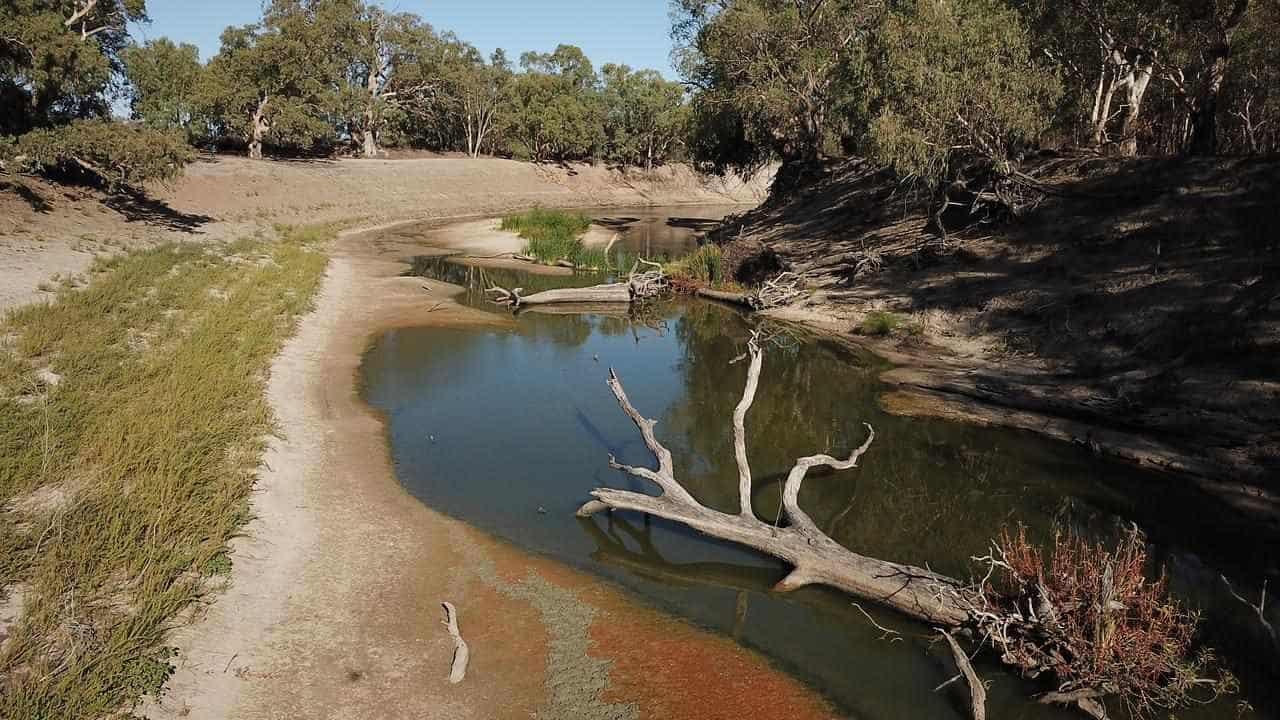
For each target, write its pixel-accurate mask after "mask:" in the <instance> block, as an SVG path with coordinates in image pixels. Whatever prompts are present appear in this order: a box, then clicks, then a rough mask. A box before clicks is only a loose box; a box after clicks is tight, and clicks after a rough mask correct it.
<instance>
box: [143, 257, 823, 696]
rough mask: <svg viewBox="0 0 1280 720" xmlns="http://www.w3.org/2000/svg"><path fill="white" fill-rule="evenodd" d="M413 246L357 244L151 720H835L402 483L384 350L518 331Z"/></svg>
mask: <svg viewBox="0 0 1280 720" xmlns="http://www.w3.org/2000/svg"><path fill="white" fill-rule="evenodd" d="M408 252H409V251H408V250H407V249H406V248H404V247H403V246H401V245H396V244H390V245H389V244H387V243H386V242H374V241H373V239H372V237H371V236H370V235H363V236H362V235H346V236H344V237H343V238H342V239H340V240H339V241H338V243H337V247H336V248H335V252H334V253H333V257H332V260H331V264H330V267H329V270H328V275H327V279H326V282H325V286H324V289H323V291H322V293H321V296H320V298H319V300H318V303H317V308H316V310H315V312H313V313H312V314H311V315H310V316H308V318H307V319H306V321H305V322H304V323H303V325H302V327H301V328H300V330H299V332H298V334H297V336H296V337H295V338H294V339H293V340H292V341H291V342H290V343H289V345H288V346H287V348H286V350H285V351H284V352H283V353H282V355H281V356H280V357H279V358H278V359H277V361H276V364H275V366H274V368H273V372H272V379H271V383H270V396H271V400H272V404H273V405H274V406H275V408H276V412H277V414H278V416H279V421H280V423H281V427H282V431H283V433H282V434H283V438H282V439H280V440H278V441H276V442H275V443H274V445H273V447H272V449H271V451H270V453H269V455H268V456H267V458H266V466H267V469H266V470H265V471H264V472H263V475H262V477H261V480H260V484H259V487H258V493H257V495H256V496H255V499H254V509H255V511H256V513H257V518H256V519H255V520H254V521H253V522H252V524H251V525H250V526H249V527H248V528H247V532H246V537H244V538H243V539H242V540H240V541H239V542H238V543H237V544H236V546H235V548H234V551H233V559H234V569H233V574H232V577H231V581H230V588H229V589H228V591H227V592H226V593H225V594H222V595H220V596H217V597H216V599H215V602H214V603H213V604H212V605H211V606H210V607H209V608H208V610H207V612H206V613H204V615H203V617H201V618H198V620H199V621H198V622H197V623H195V624H193V625H191V626H189V627H186V628H184V629H182V630H180V631H179V632H178V633H177V634H176V635H175V638H174V640H175V642H176V644H177V645H178V646H179V647H180V648H181V654H180V656H179V659H178V665H179V669H178V672H177V674H176V675H175V677H174V679H173V681H172V682H171V683H170V686H169V687H170V689H169V691H168V693H167V695H166V696H165V697H164V698H163V699H162V701H161V702H160V703H159V704H153V705H151V706H149V707H147V708H145V713H146V715H147V716H148V717H151V718H178V717H183V718H210V719H212V718H218V719H222V718H245V719H249V718H281V717H325V718H363V717H369V718H373V717H377V718H416V719H421V718H528V717H534V716H537V717H554V718H645V717H653V718H658V717H662V718H680V717H698V718H718V717H723V718H735V717H741V716H742V715H743V713H746V712H748V710H747V708H746V707H744V703H749V702H751V701H752V699H753V698H759V697H761V689H762V688H766V689H767V693H768V697H769V698H770V705H771V706H774V707H785V708H787V716H788V717H796V718H804V717H830V716H832V712H831V710H830V708H829V707H828V706H827V705H826V704H825V703H824V702H823V701H822V700H821V698H819V697H817V696H815V695H814V694H812V693H811V692H810V691H808V690H807V689H805V688H804V687H803V686H801V685H800V684H799V683H797V682H796V681H794V680H792V679H790V678H788V677H786V676H784V675H782V674H780V673H779V672H777V671H775V670H773V669H771V668H770V667H769V666H768V664H767V662H766V661H765V660H764V659H763V658H761V657H760V656H758V655H755V654H754V653H751V652H750V651H747V650H744V649H743V648H741V647H739V646H737V645H736V644H734V643H732V642H731V641H730V640H728V639H727V638H723V637H720V636H716V635H712V634H709V633H705V632H703V631H699V630H696V629H694V628H692V627H690V626H688V625H687V624H685V623H683V622H681V621H678V620H674V619H672V618H670V617H666V616H663V615H660V614H658V613H656V612H653V611H650V610H648V609H645V608H642V607H640V606H638V605H636V604H634V603H633V602H632V601H630V600H629V599H628V598H627V597H626V596H625V595H623V594H622V593H621V592H619V591H617V590H615V589H613V588H612V587H610V586H608V585H607V584H605V583H602V582H600V581H597V580H593V579H589V578H587V577H584V576H582V575H580V574H579V573H576V572H573V571H570V570H567V569H565V568H563V567H560V566H558V565H557V564H555V563H553V562H550V561H547V560H545V559H541V558H535V557H531V556H528V555H526V554H524V553H522V552H520V551H518V550H516V549H514V548H512V547H510V546H507V545H505V544H503V543H500V542H497V541H494V540H492V539H491V538H489V537H487V536H485V535H484V534H483V533H480V532H478V531H475V530H473V529H471V528H469V527H467V526H466V525H464V524H462V523H459V522H457V521H454V520H451V519H449V518H447V517H445V516H442V515H440V514H438V513H436V512H434V511H432V510H430V509H428V508H427V507H426V506H424V505H422V504H421V503H420V502H418V501H417V500H415V499H414V498H412V497H411V496H409V495H408V493H406V492H405V491H404V490H403V489H402V488H401V486H400V485H399V484H398V483H397V481H396V480H395V478H394V477H393V475H392V469H391V466H390V462H389V459H388V453H387V450H386V444H385V440H384V434H383V427H382V423H381V421H380V418H379V417H378V416H377V415H376V414H375V413H374V412H373V411H371V410H370V409H369V408H368V407H367V406H366V405H365V404H364V403H363V401H362V400H361V399H360V398H359V397H358V394H357V391H356V386H355V378H356V372H357V368H358V364H359V362H360V357H361V354H362V352H363V350H364V348H365V343H366V341H367V340H366V339H367V338H368V337H369V336H370V335H371V334H372V333H375V332H377V331H379V330H381V329H385V328H390V327H395V326H402V325H411V324H412V325H419V324H439V325H451V324H475V323H504V322H507V320H506V319H505V318H504V317H502V316H495V315H491V314H487V313H481V312H479V311H476V310H472V309H469V308H466V307H463V306H460V305H458V304H456V303H454V302H452V301H451V300H449V299H448V297H449V296H450V294H451V293H452V292H453V291H456V290H457V288H453V287H452V286H448V285H445V284H443V283H438V282H434V281H424V280H422V279H420V278H402V277H399V273H400V272H401V270H402V268H403V265H402V264H401V263H399V262H397V261H396V258H397V257H400V256H403V255H405V254H407V253H408ZM424 286H425V287H426V288H427V290H425V291H424ZM428 300H429V302H428ZM443 600H449V601H451V602H453V603H455V604H456V605H457V606H458V608H459V609H460V614H461V625H462V631H463V634H464V637H465V638H466V639H467V641H468V642H469V643H470V645H471V649H472V664H471V668H470V671H469V673H468V676H467V679H466V681H464V682H463V683H462V684H460V685H456V686H451V685H449V684H448V682H447V675H448V668H449V664H450V660H451V658H452V653H453V644H452V642H451V641H450V639H449V637H448V635H447V633H446V632H445V630H444V628H443V627H442V626H441V625H440V619H441V609H440V605H439V603H440V602H441V601H443ZM690 677H697V678H699V682H698V684H697V686H696V687H693V688H691V687H689V684H688V678H690Z"/></svg>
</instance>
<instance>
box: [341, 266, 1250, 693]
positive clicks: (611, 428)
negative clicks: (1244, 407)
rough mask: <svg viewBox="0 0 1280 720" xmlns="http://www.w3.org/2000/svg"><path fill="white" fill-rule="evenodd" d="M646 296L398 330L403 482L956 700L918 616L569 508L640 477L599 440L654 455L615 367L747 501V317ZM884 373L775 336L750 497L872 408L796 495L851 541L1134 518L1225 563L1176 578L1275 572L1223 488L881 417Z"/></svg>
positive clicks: (1003, 684)
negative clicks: (609, 308) (1250, 542)
mask: <svg viewBox="0 0 1280 720" xmlns="http://www.w3.org/2000/svg"><path fill="white" fill-rule="evenodd" d="M450 272H460V273H469V272H471V271H470V270H465V269H463V270H456V271H453V270H451V271H450ZM490 279H492V278H490ZM565 279H566V278H553V279H551V280H550V282H554V283H557V284H560V285H563V283H564V281H565ZM570 279H571V280H575V281H577V280H580V279H581V278H570ZM581 280H583V281H584V282H585V281H587V280H589V279H581ZM505 281H506V282H510V283H511V284H519V285H522V286H524V287H526V289H531V288H535V287H537V285H536V284H535V283H537V282H538V280H537V279H536V278H534V277H530V276H527V275H523V274H521V275H520V277H515V278H507V279H505ZM467 283H468V285H467V286H468V287H470V286H471V284H472V281H471V280H470V279H468V280H467ZM480 284H483V283H480ZM646 313H647V315H646V317H644V322H643V323H641V322H637V320H636V319H635V318H633V317H632V316H631V315H629V314H624V313H618V314H614V315H602V314H570V315H555V314H542V313H525V314H522V315H521V316H520V317H519V318H518V322H517V327H516V329H515V330H514V331H493V330H487V329H486V330H479V329H457V328H452V329H445V328H435V329H431V328H427V329H408V330H396V331H391V332H388V333H387V334H385V335H384V336H383V337H382V338H381V339H380V340H379V341H378V343H377V344H376V345H375V346H374V347H373V349H372V350H371V351H370V353H369V355H368V357H367V359H366V362H365V365H364V374H365V381H366V382H365V386H366V388H367V392H368V398H369V400H370V402H372V403H373V404H374V405H375V406H377V407H379V408H381V409H383V410H384V411H385V412H386V413H387V417H388V419H389V432H390V436H391V447H392V453H393V456H394V460H395V463H396V467H397V473H398V475H399V477H400V478H401V480H402V482H404V483H405V485H406V486H407V487H408V488H409V489H410V490H411V491H412V492H414V493H415V494H416V495H417V496H418V497H420V498H422V499H423V500H424V501H425V502H426V503H428V504H430V505H431V506H432V507H435V508H438V509H440V510H443V511H445V512H448V513H451V514H453V515H456V516H458V517H461V518H464V519H466V520H467V521H469V522H471V523H473V524H475V525H478V526H480V527H482V528H485V529H487V530H490V531H492V532H494V533H496V534H498V535H501V536H503V537H506V538H508V539H510V540H512V541H514V542H516V543H517V544H519V545H521V546H523V547H526V548H530V549H532V550H534V551H538V552H544V553H548V554H550V555H553V556H555V557H557V558H559V559H562V560H564V561H566V562H569V563H571V564H573V565H576V566H578V567H582V568H585V569H588V570H590V571H592V572H596V573H599V574H602V575H605V576H608V577H610V578H612V579H614V580H616V581H617V582H619V583H621V584H623V585H625V586H627V587H629V588H631V589H633V590H635V591H636V592H637V593H639V594H640V595H641V596H643V597H644V598H646V599H647V600H648V601H649V602H651V603H653V604H655V605H657V606H659V607H662V608H664V609H667V610H670V611H672V612H675V613H678V614H680V615H683V616H685V617H688V618H690V619H692V620H693V621H695V622H698V623H700V624H703V625H705V626H707V627H711V628H714V629H717V630H719V631H722V632H725V633H727V634H731V635H732V636H733V637H735V638H737V639H738V640H739V641H740V642H742V643H743V644H745V645H748V646H751V647H755V648H758V649H760V650H762V651H763V652H765V653H766V654H767V655H769V656H770V657H771V658H773V659H774V660H775V661H776V662H777V663H779V664H780V665H781V666H783V667H785V668H786V669H787V670H789V671H790V672H792V673H794V674H795V675H797V676H799V677H801V678H803V679H805V680H806V681H808V682H810V683H812V684H813V685H814V686H815V687H817V688H819V689H820V690H822V691H823V692H824V693H826V694H827V695H828V696H829V697H831V698H832V699H833V700H834V701H835V702H837V703H838V704H839V706H840V707H841V708H842V710H843V711H844V712H845V713H847V714H848V715H849V716H852V717H868V718H946V717H963V716H964V715H965V708H966V702H967V700H966V698H965V696H964V693H963V689H962V688H958V687H953V688H952V690H949V691H944V692H942V693H934V692H933V688H934V687H935V686H937V685H938V684H939V683H941V682H942V681H943V680H945V679H947V678H948V677H949V676H950V674H951V672H952V666H951V664H950V662H949V661H948V660H946V659H945V651H943V650H941V649H938V648H933V647H931V646H930V644H929V642H928V640H927V636H928V634H929V632H928V629H927V628H922V627H918V626H914V625H912V624H910V623H904V622H903V621H901V620H900V619H899V618H897V617H895V616H893V615H891V614H888V613H884V612H880V611H877V610H875V609H874V608H872V607H869V606H868V607H866V609H867V610H868V611H870V612H872V613H873V615H874V617H875V618H876V620H877V621H878V622H880V623H881V624H884V625H888V626H891V627H895V628H898V629H901V630H902V631H903V632H904V633H905V634H906V638H907V639H906V640H905V641H903V642H891V641H890V640H889V639H886V638H883V637H882V633H881V631H879V630H877V629H876V628H875V627H873V626H872V625H871V624H870V623H868V622H867V621H866V620H865V618H863V617H862V616H861V613H860V612H859V611H858V610H857V609H856V608H853V607H852V606H851V605H850V604H849V602H848V599H847V598H844V597H842V596H840V595H838V594H837V593H834V592H828V591H824V590H821V589H806V590H803V591H801V592H798V593H795V594H792V595H788V596H778V595H774V594H771V593H770V592H769V588H770V587H771V586H772V584H773V583H774V582H776V581H777V580H778V579H779V578H780V577H781V576H782V574H783V571H784V568H783V567H782V566H781V565H780V564H779V563H778V562H776V561H773V560H772V559H769V558H765V557H762V556H759V555H757V554H755V553H752V552H750V551H747V550H744V549H741V548H738V547H734V546H731V545H728V544H725V543H720V542H716V541H710V540H707V539H705V538H702V537H700V536H696V535H695V534H694V533H692V532H691V531H688V530H687V529H685V528H682V527H680V526H676V525H673V524H670V523H666V522H663V521H656V520H653V521H651V520H649V519H647V518H642V517H636V516H631V515H625V514H619V515H617V516H615V517H611V518H600V519H594V520H586V521H575V520H574V519H573V512H574V510H575V509H576V507H577V505H578V504H579V503H580V502H581V501H582V500H583V499H584V498H585V497H586V496H587V493H588V492H589V491H590V490H591V489H592V488H594V487H597V486H601V485H609V486H613V487H620V488H628V489H637V490H650V489H649V488H644V487H642V486H641V485H639V484H638V483H639V481H638V480H636V479H635V478H633V477H631V476H629V475H626V474H623V473H619V472H616V471H613V470H610V469H609V468H608V467H607V465H606V458H607V456H608V454H610V453H612V454H614V455H616V456H617V457H618V458H619V460H620V461H621V462H625V463H632V464H651V463H652V458H651V457H650V456H649V455H648V452H647V450H646V448H645V447H644V445H643V443H642V442H641V441H640V438H639V436H638V434H637V433H636V432H635V428H634V426H632V425H631V424H630V423H629V422H628V421H627V419H626V418H625V416H623V414H622V413H621V412H620V411H619V410H618V408H617V405H616V402H615V401H614V399H613V397H612V395H611V394H610V393H609V391H608V389H607V387H606V386H605V382H604V381H605V377H606V372H607V369H608V368H609V367H610V366H612V367H615V368H617V371H618V373H619V375H620V377H621V378H622V380H623V382H624V383H625V385H626V387H627V391H628V393H629V395H630V396H631V398H632V400H633V402H634V403H635V404H636V406H637V407H638V408H639V410H640V411H641V412H642V413H644V414H646V415H648V416H649V417H655V418H658V420H659V425H658V434H659V437H660V438H661V439H662V440H663V441H664V442H665V443H666V444H667V445H668V447H669V448H670V449H671V451H672V453H673V455H674V459H675V467H676V472H677V476H678V477H680V478H681V479H682V480H683V481H684V483H685V485H686V486H687V487H688V488H689V490H690V491H691V492H692V493H693V494H694V495H695V496H696V497H698V498H699V499H700V500H701V501H703V502H706V503H708V504H710V505H712V506H714V507H718V508H721V509H731V508H733V507H734V506H735V505H736V497H735V493H736V487H737V485H736V468H735V466H734V463H733V452H732V444H731V443H732V436H731V430H730V425H729V418H730V415H731V412H732V408H733V405H734V404H735V403H736V402H737V400H738V398H739V394H740V392H741V387H742V383H743V381H744V379H745V375H746V368H745V366H744V365H743V364H742V363H739V364H730V361H731V360H732V359H733V358H735V357H737V356H738V355H740V354H741V353H742V352H743V349H744V346H745V340H746V337H747V335H748V333H749V331H750V329H751V327H752V325H751V323H752V321H751V320H750V319H748V318H745V317H743V316H742V315H740V314H738V313H736V312H733V311H731V310H728V309H725V308H722V307H719V306H715V305H711V304H707V303H692V304H685V303H678V302H676V303H665V304H657V305H651V306H648V307H647V309H646ZM879 368H880V362H879V361H878V360H877V359H875V358H873V357H869V356H860V355H856V354H853V353H851V352H850V351H848V350H846V349H844V348H843V347H841V346H839V345H836V344H834V343H831V342H829V341H825V340H823V339H821V338H816V337H810V336H807V335H804V334H803V333H800V334H798V335H797V338H796V340H795V341H794V342H789V343H786V344H784V345H783V346H781V347H774V348H772V349H771V350H770V351H769V353H768V355H767V356H766V358H765V366H764V373H763V376H762V384H761V387H760V391H759V393H758V395H757V398H756V402H755V405H754V406H753V408H752V410H751V413H750V415H749V416H748V419H747V430H748V435H749V451H750V457H751V461H752V466H753V470H754V474H755V477H756V478H757V482H756V486H755V488H754V495H753V500H754V505H755V509H756V512H757V513H759V514H760V515H761V516H762V517H767V518H773V517H775V516H776V513H777V509H778V492H779V487H778V486H779V482H780V480H781V478H782V477H783V475H784V473H785V472H786V471H787V470H788V469H789V468H790V467H791V465H792V464H793V462H794V459H795V458H796V457H799V456H801V455H808V454H812V453H813V452H815V451H823V452H830V453H833V454H839V453H841V452H845V451H847V450H848V449H849V448H850V447H851V446H853V445H856V444H857V443H858V442H860V441H861V439H862V437H863V430H862V428H861V423H862V422H864V421H866V422H870V423H872V424H874V425H875V427H876V430H877V433H878V436H879V438H878V439H877V442H876V444H875V445H874V446H873V448H872V450H871V451H870V452H869V453H868V454H867V456H866V457H865V458H864V461H863V467H862V468H861V469H859V470H855V471H851V472H844V473H828V474H826V475H822V474H817V473H814V474H813V475H812V476H811V478H810V480H809V481H808V482H807V483H806V485H805V488H804V492H803V493H802V496H801V503H802V504H803V506H804V507H805V508H806V510H808V512H809V513H810V515H812V516H813V518H814V520H815V521H816V522H818V524H819V525H820V526H821V527H822V528H823V529H824V530H826V531H827V532H828V533H829V534H831V535H832V536H833V537H834V538H836V539H837V540H839V541H840V542H842V543H844V544H846V545H847V546H849V547H851V548H853V549H855V550H856V551H857V552H860V553H864V554H868V555H874V556H878V557H883V558H886V559H892V560H898V561H905V562H910V563H914V564H920V565H929V566H930V567H932V568H934V569H936V570H939V571H942V572H946V573H951V574H960V575H964V574H966V573H967V570H968V560H969V557H970V555H972V554H975V553H980V552H982V551H983V550H984V549H985V548H986V546H987V543H988V542H989V539H990V538H991V537H992V536H993V535H994V534H995V533H996V532H997V531H998V529H999V528H1000V527H1001V526H1003V525H1007V524H1011V523H1014V522H1022V523H1026V524H1027V525H1028V526H1029V528H1030V530H1031V532H1032V534H1034V535H1037V536H1038V537H1040V538H1047V537H1048V536H1049V534H1050V529H1051V527H1052V526H1053V524H1054V523H1055V522H1058V523H1065V524H1069V525H1072V526H1073V527H1076V528H1078V529H1080V530H1081V531H1083V532H1087V533H1090V534H1093V535H1106V534H1108V533H1111V532H1114V530H1115V529H1116V528H1117V526H1118V524H1119V523H1123V522H1128V521H1131V520H1136V521H1138V522H1139V523H1141V524H1143V525H1144V527H1146V528H1147V529H1148V530H1149V531H1150V532H1151V535H1152V537H1153V539H1154V540H1155V541H1156V542H1157V543H1158V544H1159V546H1160V550H1159V551H1160V552H1162V553H1165V554H1166V555H1167V556H1170V557H1178V558H1185V557H1196V558H1197V562H1199V563H1201V564H1202V565H1203V566H1204V567H1206V568H1215V569H1216V570H1214V571H1212V572H1210V571H1205V572H1202V573H1200V575H1196V574H1194V573H1190V572H1184V571H1179V570H1175V576H1174V577H1175V580H1176V581H1178V582H1179V584H1186V583H1191V585H1192V587H1193V588H1203V587H1204V584H1205V582H1206V580H1205V578H1206V577H1208V578H1210V579H1209V580H1208V583H1209V584H1212V582H1213V581H1214V580H1216V571H1217V570H1223V569H1225V570H1228V571H1229V572H1232V571H1239V572H1240V573H1241V574H1244V575H1251V576H1253V577H1258V573H1261V572H1274V570H1273V568H1272V567H1271V566H1270V565H1268V564H1267V563H1268V562H1274V559H1273V555H1272V554H1271V553H1270V551H1269V548H1268V546H1267V543H1268V542H1270V539H1265V538H1264V539H1262V541H1263V546H1262V548H1261V549H1257V550H1245V551H1242V550H1241V549H1240V548H1241V546H1239V545H1238V544H1237V543H1238V541H1239V538H1238V537H1235V536H1233V534H1232V531H1231V530H1229V529H1228V528H1229V527H1230V524H1229V523H1227V522H1225V521H1223V520H1222V517H1221V516H1220V515H1218V514H1217V511H1216V510H1215V508H1214V506H1213V504H1212V503H1208V502H1206V501H1205V500H1204V499H1203V498H1200V497H1195V496H1191V495H1189V494H1185V493H1183V494H1180V493H1177V492H1172V491H1171V485H1170V484H1169V483H1167V482H1166V481H1157V484H1150V483H1149V481H1148V479H1147V478H1145V477H1143V476H1141V475H1139V474H1136V473H1133V472H1130V471H1128V470H1127V469H1124V468H1119V467H1116V466H1113V465H1109V464H1104V463H1101V462H1099V461H1097V460H1096V459H1094V458H1093V457H1092V456H1089V455H1085V454H1082V453H1080V452H1077V451H1075V450H1073V449H1072V448H1068V447H1064V446H1061V445H1058V444H1053V443H1048V442H1042V441H1040V440H1038V439H1037V438H1034V437H1031V436H1027V435H1023V434H1016V433H1008V432H998V431H993V430H990V429H983V428H975V427H969V426H961V425H955V424H951V423H943V422H929V421H921V420H912V419H905V418H897V417H893V416H889V415H886V414H884V413H883V412H882V411H881V410H880V409H879V406H878V405H877V402H876V396H877V393H878V392H879V390H880V387H879V385H878V383H877V381H876V379H875V378H876V374H877V371H878V369H879ZM539 508H542V509H544V510H545V514H544V513H541V512H539ZM1258 541H1259V538H1256V537H1255V538H1254V543H1255V544H1257V542H1258ZM1271 547H1274V546H1271ZM1183 589H1186V588H1183ZM1188 594H1191V593H1188ZM1207 602H1214V601H1213V600H1212V598H1209V599H1208V600H1207ZM979 670H980V672H983V673H984V674H985V675H986V676H987V677H988V678H989V679H991V680H992V688H991V697H990V699H989V704H990V705H991V708H992V716H993V717H996V716H998V717H1013V718H1042V717H1043V718H1048V717H1071V715H1069V714H1066V713H1062V712H1059V711H1056V710H1053V709H1049V708H1045V707H1041V706H1038V705H1035V704H1034V703H1032V702H1029V701H1028V700H1027V696H1028V688H1027V687H1025V686H1024V685H1023V684H1022V681H1020V680H1018V679H1016V678H1013V677H1011V676H1009V675H1006V674H1004V673H1003V672H1001V671H1000V670H999V669H998V668H997V667H993V666H985V667H980V668H979ZM1262 677H1264V678H1265V677H1267V674H1266V672H1263V673H1262ZM1184 716H1185V717H1235V710H1234V708H1233V707H1231V705H1230V704H1229V703H1219V704H1218V705H1216V706H1213V707H1208V708H1198V709H1196V711H1195V712H1194V713H1188V714H1185V715H1184Z"/></svg>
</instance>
